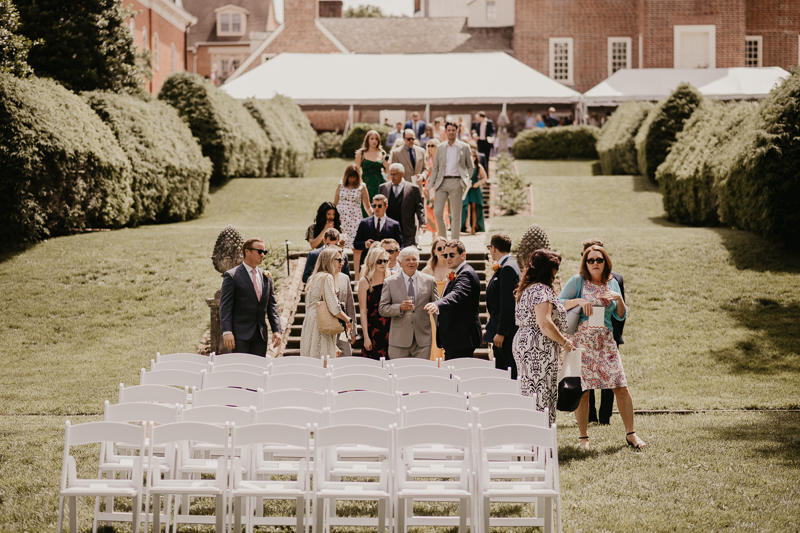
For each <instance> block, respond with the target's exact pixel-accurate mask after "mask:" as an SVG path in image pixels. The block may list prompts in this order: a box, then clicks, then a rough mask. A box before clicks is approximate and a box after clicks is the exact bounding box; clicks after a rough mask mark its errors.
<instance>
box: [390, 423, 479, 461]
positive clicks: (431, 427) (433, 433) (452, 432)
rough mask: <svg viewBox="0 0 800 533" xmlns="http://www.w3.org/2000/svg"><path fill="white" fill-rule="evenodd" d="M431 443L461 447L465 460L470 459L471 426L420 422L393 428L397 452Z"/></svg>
mask: <svg viewBox="0 0 800 533" xmlns="http://www.w3.org/2000/svg"><path fill="white" fill-rule="evenodd" d="M431 444H433V445H437V444H438V445H445V446H452V447H458V448H463V449H464V451H465V458H464V459H465V461H471V457H470V455H471V454H470V449H471V447H472V426H471V425H470V426H469V427H458V426H448V425H446V424H422V425H416V426H404V427H399V428H397V429H396V430H395V445H396V446H397V451H398V452H400V451H401V450H402V448H409V447H419V446H424V445H431Z"/></svg>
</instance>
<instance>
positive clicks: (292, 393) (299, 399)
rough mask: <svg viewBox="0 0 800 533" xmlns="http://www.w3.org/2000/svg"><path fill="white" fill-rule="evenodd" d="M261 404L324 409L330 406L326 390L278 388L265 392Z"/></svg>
mask: <svg viewBox="0 0 800 533" xmlns="http://www.w3.org/2000/svg"><path fill="white" fill-rule="evenodd" d="M261 406H262V407H263V408H264V409H277V408H279V407H305V408H307V409H314V410H316V411H322V410H323V409H325V408H326V407H328V395H327V394H326V393H324V392H314V391H310V390H277V391H273V392H265V393H264V395H263V396H262V397H261Z"/></svg>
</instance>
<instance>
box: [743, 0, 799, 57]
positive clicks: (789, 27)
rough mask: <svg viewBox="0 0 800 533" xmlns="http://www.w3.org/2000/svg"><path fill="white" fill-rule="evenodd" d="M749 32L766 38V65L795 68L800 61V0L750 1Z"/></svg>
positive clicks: (764, 42) (764, 39)
mask: <svg viewBox="0 0 800 533" xmlns="http://www.w3.org/2000/svg"><path fill="white" fill-rule="evenodd" d="M745 26H746V33H747V35H753V36H758V35H760V36H761V37H763V43H762V44H763V56H762V66H765V67H782V68H787V67H793V66H797V65H798V64H800V57H798V35H799V34H800V2H798V1H797V0H794V1H791V2H787V1H785V0H748V2H747V12H746V22H745Z"/></svg>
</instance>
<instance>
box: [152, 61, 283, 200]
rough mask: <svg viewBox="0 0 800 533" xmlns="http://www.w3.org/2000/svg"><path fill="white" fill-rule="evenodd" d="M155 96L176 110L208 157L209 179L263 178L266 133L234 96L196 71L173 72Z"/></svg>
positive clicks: (267, 153)
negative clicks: (224, 91) (211, 167)
mask: <svg viewBox="0 0 800 533" xmlns="http://www.w3.org/2000/svg"><path fill="white" fill-rule="evenodd" d="M158 98H159V99H160V100H163V101H165V102H167V103H168V104H170V105H171V106H172V107H174V108H175V109H177V110H178V114H179V115H180V116H181V118H183V120H184V121H185V122H186V123H187V124H189V128H191V130H192V134H193V135H194V136H195V137H196V138H197V141H198V142H199V143H200V146H201V147H202V149H203V155H205V156H206V157H208V158H209V159H211V162H212V163H213V165H214V171H213V173H212V175H211V182H212V183H213V184H214V185H219V184H221V183H224V182H225V181H227V180H228V179H230V178H234V177H264V176H266V175H267V165H268V163H269V160H270V155H271V153H272V146H271V144H270V142H269V139H268V138H267V134H266V133H264V130H263V129H261V127H259V125H258V122H256V120H255V119H254V118H253V117H252V116H250V113H248V112H247V110H246V109H245V108H244V106H242V104H240V103H239V102H238V101H236V100H235V99H233V98H231V97H230V96H228V95H227V94H225V93H223V92H222V91H220V90H219V89H217V88H216V87H214V85H212V84H211V82H209V81H208V80H205V79H203V78H202V77H200V76H198V75H197V74H190V73H188V72H176V73H175V74H172V75H171V76H170V77H169V78H167V79H166V81H164V85H162V86H161V90H160V91H159V93H158Z"/></svg>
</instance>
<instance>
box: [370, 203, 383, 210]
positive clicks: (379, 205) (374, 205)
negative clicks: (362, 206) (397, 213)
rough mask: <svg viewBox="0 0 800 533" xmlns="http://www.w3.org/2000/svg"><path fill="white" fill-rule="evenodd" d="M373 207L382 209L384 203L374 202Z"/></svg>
mask: <svg viewBox="0 0 800 533" xmlns="http://www.w3.org/2000/svg"><path fill="white" fill-rule="evenodd" d="M372 207H373V208H374V209H382V208H383V204H372Z"/></svg>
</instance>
